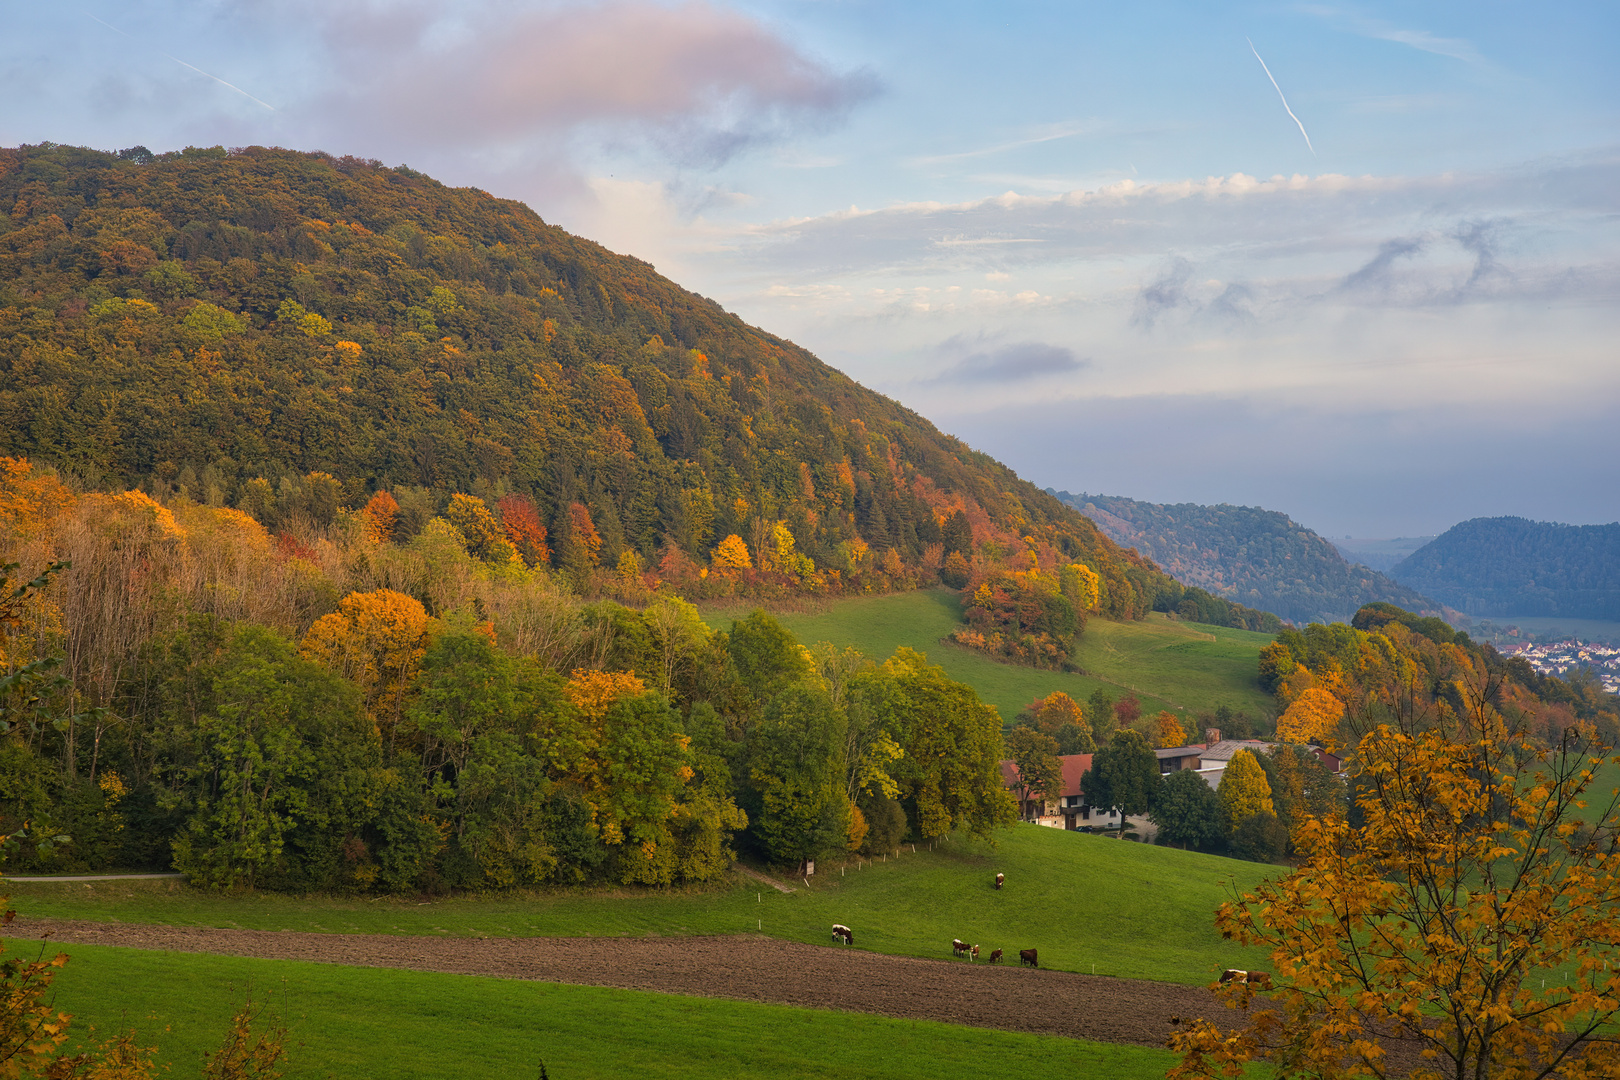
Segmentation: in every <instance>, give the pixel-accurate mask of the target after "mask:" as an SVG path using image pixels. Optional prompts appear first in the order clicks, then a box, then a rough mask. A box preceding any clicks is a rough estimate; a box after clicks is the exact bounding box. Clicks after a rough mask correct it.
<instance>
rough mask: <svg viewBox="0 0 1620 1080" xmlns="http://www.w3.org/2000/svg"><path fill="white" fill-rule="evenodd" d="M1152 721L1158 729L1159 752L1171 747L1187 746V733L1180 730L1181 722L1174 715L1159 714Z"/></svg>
mask: <svg viewBox="0 0 1620 1080" xmlns="http://www.w3.org/2000/svg"><path fill="white" fill-rule="evenodd" d="M1153 719H1154V721H1155V722H1156V724H1157V726H1158V729H1159V748H1160V749H1161V750H1168V749H1169V748H1170V747H1172V746H1186V745H1187V733H1186V732H1185V731H1184V730H1182V727H1181V721H1180V720H1178V719H1176V714H1175V713H1173V712H1168V711H1165V712H1160V713H1159V715H1158V716H1155V717H1154V718H1153Z"/></svg>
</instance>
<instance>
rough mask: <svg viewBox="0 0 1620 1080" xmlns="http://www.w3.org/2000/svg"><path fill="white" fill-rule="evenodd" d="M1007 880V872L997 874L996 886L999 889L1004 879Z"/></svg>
mask: <svg viewBox="0 0 1620 1080" xmlns="http://www.w3.org/2000/svg"><path fill="white" fill-rule="evenodd" d="M1006 880H1007V875H1006V874H997V875H996V888H998V889H999V888H1001V883H1002V882H1003V881H1006Z"/></svg>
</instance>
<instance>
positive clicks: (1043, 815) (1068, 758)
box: [1001, 754, 1119, 832]
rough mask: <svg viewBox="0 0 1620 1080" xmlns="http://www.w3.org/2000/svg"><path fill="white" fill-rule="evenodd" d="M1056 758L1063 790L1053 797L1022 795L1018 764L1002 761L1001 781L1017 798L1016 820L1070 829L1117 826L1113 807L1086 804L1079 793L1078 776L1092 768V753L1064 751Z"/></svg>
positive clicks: (1116, 814) (1112, 827)
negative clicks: (1061, 773) (1061, 769)
mask: <svg viewBox="0 0 1620 1080" xmlns="http://www.w3.org/2000/svg"><path fill="white" fill-rule="evenodd" d="M1058 760H1059V761H1061V762H1062V763H1063V789H1062V791H1061V792H1060V793H1059V795H1058V797H1057V798H1056V799H1042V798H1040V797H1039V796H1037V797H1035V798H1032V799H1026V798H1024V791H1023V789H1022V787H1021V786H1020V785H1019V782H1018V766H1017V765H1015V764H1013V763H1012V762H1011V761H1003V762H1002V763H1001V780H1002V783H1003V784H1005V785H1006V786H1007V788H1008V790H1010V791H1011V792H1012V793H1013V794H1014V795H1015V796H1017V797H1018V818H1019V820H1020V821H1030V822H1034V823H1035V824H1036V825H1045V826H1047V827H1048V828H1052V829H1068V830H1070V831H1071V832H1073V831H1076V830H1085V831H1090V830H1093V829H1095V830H1098V831H1101V830H1103V829H1117V828H1119V814H1118V813H1117V812H1116V811H1115V810H1114V809H1113V808H1112V807H1107V808H1099V807H1095V806H1088V805H1086V801H1085V796H1083V795H1082V794H1081V792H1080V778H1081V777H1082V776H1084V775H1085V774H1086V770H1087V769H1090V768H1091V755H1090V754H1065V755H1063V756H1062V757H1060V758H1058Z"/></svg>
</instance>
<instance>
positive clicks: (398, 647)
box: [299, 589, 430, 749]
mask: <svg viewBox="0 0 1620 1080" xmlns="http://www.w3.org/2000/svg"><path fill="white" fill-rule="evenodd" d="M429 622H430V620H429V619H428V613H427V609H426V608H424V607H423V606H422V603H421V601H419V600H417V599H416V598H415V597H411V596H406V595H405V594H404V593H399V592H394V591H393V590H392V589H378V590H376V591H375V592H366V593H350V594H349V595H348V596H345V597H344V598H343V600H342V601H341V602H340V603H339V604H338V609H337V610H336V611H334V612H332V613H331V614H330V615H322V616H321V617H320V618H319V619H316V620H315V625H313V626H311V627H310V628H309V631H308V633H306V634H305V635H304V641H303V645H302V647H301V648H300V650H299V651H300V652H302V653H303V655H304V656H305V657H307V658H309V659H311V660H314V661H316V662H317V663H319V664H323V665H325V666H326V667H328V668H331V669H332V670H333V671H336V672H337V673H338V674H340V675H342V676H344V677H345V678H347V679H348V680H350V681H351V682H353V683H354V684H355V685H356V686H358V687H360V692H361V693H362V694H363V695H364V701H365V706H366V711H367V712H368V713H369V714H370V715H371V718H372V720H373V721H375V722H376V724H377V729H378V731H379V732H381V733H382V734H383V735H384V736H385V737H386V738H387V739H388V745H389V748H390V749H392V748H393V745H394V737H395V734H396V731H397V728H398V725H399V720H400V717H402V716H403V715H404V713H405V698H406V694H407V693H408V691H409V690H410V687H411V684H412V683H413V682H415V680H416V675H417V672H418V671H419V670H420V668H421V664H422V657H423V655H424V654H425V653H426V652H427V639H428V629H429Z"/></svg>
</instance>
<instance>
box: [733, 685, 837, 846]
mask: <svg viewBox="0 0 1620 1080" xmlns="http://www.w3.org/2000/svg"><path fill="white" fill-rule="evenodd" d="M843 724H844V717H843V715H842V714H841V713H840V712H839V711H838V710H836V709H834V708H832V703H831V702H830V701H828V700H827V698H826V695H825V694H823V693H821V692H820V691H818V690H816V689H814V688H813V687H811V686H809V685H807V684H806V683H803V682H800V683H795V684H794V685H791V686H788V687H786V688H785V689H783V690H782V691H781V692H780V693H778V694H777V695H776V696H775V697H773V698H772V699H771V701H770V703H769V704H768V705H767V706H766V708H765V713H764V715H763V716H762V717H761V718H760V721H759V723H758V724H757V725H756V727H755V730H754V732H753V738H752V739H751V740H750V757H751V761H750V765H749V776H750V779H751V780H752V781H753V784H754V787H755V788H756V790H757V791H758V792H759V797H760V808H759V813H758V815H757V816H754V817H753V829H754V833H755V835H756V836H757V837H758V838H759V839H760V841H761V843H762V844H763V846H764V848H765V854H766V856H767V857H768V858H770V859H771V861H772V862H776V863H792V864H798V863H801V862H803V861H804V860H806V859H814V858H817V857H819V856H821V855H823V854H825V853H827V852H830V851H834V850H837V849H840V848H842V847H844V846H845V844H846V843H847V840H848V837H849V831H850V830H849V819H850V809H851V806H850V802H849V799H848V797H847V796H846V795H845V793H844V784H843V779H844V775H843V774H844V762H843V754H842V750H843V744H844V731H843Z"/></svg>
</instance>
